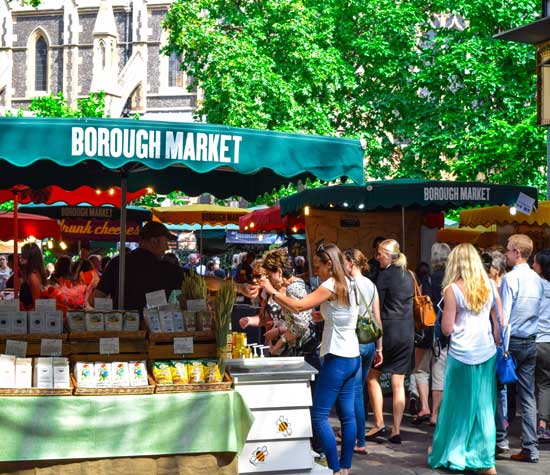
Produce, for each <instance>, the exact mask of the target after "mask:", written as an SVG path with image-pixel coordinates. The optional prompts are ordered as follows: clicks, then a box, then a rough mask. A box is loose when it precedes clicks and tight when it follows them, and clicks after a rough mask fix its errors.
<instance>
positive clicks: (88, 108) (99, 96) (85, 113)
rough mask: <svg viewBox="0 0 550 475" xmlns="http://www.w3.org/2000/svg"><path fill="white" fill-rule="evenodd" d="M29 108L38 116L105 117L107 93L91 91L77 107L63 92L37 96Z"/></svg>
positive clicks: (80, 100)
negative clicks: (72, 106) (69, 101)
mask: <svg viewBox="0 0 550 475" xmlns="http://www.w3.org/2000/svg"><path fill="white" fill-rule="evenodd" d="M29 110H30V111H31V112H33V113H34V114H35V115H36V116H37V117H103V116H104V115H105V93H104V92H103V91H100V92H91V93H90V95H89V96H88V97H85V98H82V99H78V100H77V107H76V109H72V108H71V106H70V105H69V103H68V102H67V100H66V99H65V96H64V95H63V93H62V92H58V93H57V95H53V94H50V95H48V96H40V97H35V98H33V99H32V101H31V104H30V106H29Z"/></svg>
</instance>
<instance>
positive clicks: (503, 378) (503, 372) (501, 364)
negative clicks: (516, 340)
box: [490, 283, 518, 384]
mask: <svg viewBox="0 0 550 475" xmlns="http://www.w3.org/2000/svg"><path fill="white" fill-rule="evenodd" d="M490 285H491V292H492V294H493V305H494V306H495V312H496V314H497V324H498V331H499V333H500V345H499V346H497V363H496V371H497V379H498V382H499V383H500V384H510V383H515V382H516V381H517V380H518V377H517V375H516V362H515V361H514V358H513V357H512V355H511V354H510V353H508V349H507V348H506V343H505V342H504V335H503V333H502V325H501V324H500V312H499V310H498V305H497V299H496V297H495V291H494V288H493V284H492V283H491V284H490Z"/></svg>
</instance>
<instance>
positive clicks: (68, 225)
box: [59, 219, 141, 242]
mask: <svg viewBox="0 0 550 475" xmlns="http://www.w3.org/2000/svg"><path fill="white" fill-rule="evenodd" d="M59 226H60V228H61V236H62V238H63V239H64V240H66V241H71V240H72V241H77V240H79V239H80V240H85V241H118V239H119V236H120V221H113V220H110V219H62V220H60V222H59ZM140 227H141V226H140V225H139V224H138V223H134V222H130V223H128V225H127V226H126V240H127V241H134V242H136V241H138V240H139V231H140Z"/></svg>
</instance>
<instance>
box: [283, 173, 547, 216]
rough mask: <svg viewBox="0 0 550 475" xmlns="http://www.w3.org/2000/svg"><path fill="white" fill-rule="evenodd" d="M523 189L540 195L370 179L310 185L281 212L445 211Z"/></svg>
mask: <svg viewBox="0 0 550 475" xmlns="http://www.w3.org/2000/svg"><path fill="white" fill-rule="evenodd" d="M520 192H522V193H525V194H526V195H528V196H530V197H531V198H534V199H535V200H536V199H537V189H536V188H533V187H529V186H514V185H495V184H492V183H480V182H458V181H456V182H455V181H428V180H416V179H395V180H381V181H371V182H367V183H366V184H365V186H354V185H340V186H329V187H322V188H314V189H309V190H305V191H302V192H301V193H297V194H295V195H292V196H289V197H287V198H283V199H281V201H280V204H281V215H286V214H299V213H301V212H302V210H303V208H304V207H305V206H310V207H311V208H316V209H324V208H326V209H334V210H338V209H340V210H348V211H367V210H374V209H391V208H401V207H404V208H414V207H422V208H429V209H432V210H437V211H443V210H448V209H453V208H461V207H466V206H476V205H514V204H515V203H516V201H517V199H518V195H519V193H520Z"/></svg>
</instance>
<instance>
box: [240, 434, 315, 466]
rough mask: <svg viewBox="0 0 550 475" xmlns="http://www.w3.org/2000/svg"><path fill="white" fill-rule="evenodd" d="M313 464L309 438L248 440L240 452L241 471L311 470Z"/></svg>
mask: <svg viewBox="0 0 550 475" xmlns="http://www.w3.org/2000/svg"><path fill="white" fill-rule="evenodd" d="M313 465H314V463H313V456H312V455H311V448H310V444H309V439H299V440H293V441H292V442H288V441H283V440H277V441H261V442H246V444H245V445H244V448H243V450H242V452H241V453H240V454H239V473H262V472H276V471H281V470H297V471H298V470H302V471H310V470H311V469H312V468H313Z"/></svg>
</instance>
